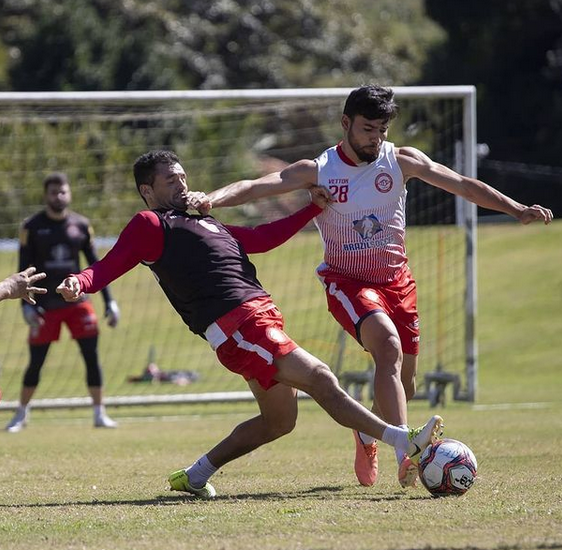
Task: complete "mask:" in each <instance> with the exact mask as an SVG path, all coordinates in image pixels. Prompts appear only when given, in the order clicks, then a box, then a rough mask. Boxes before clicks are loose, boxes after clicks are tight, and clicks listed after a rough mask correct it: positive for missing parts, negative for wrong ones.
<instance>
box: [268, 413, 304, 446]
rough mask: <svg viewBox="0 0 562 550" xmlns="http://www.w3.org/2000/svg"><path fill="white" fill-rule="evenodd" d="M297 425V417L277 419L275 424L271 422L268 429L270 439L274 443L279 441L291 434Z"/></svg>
mask: <svg viewBox="0 0 562 550" xmlns="http://www.w3.org/2000/svg"><path fill="white" fill-rule="evenodd" d="M296 424H297V417H296V415H295V416H290V415H287V416H283V417H281V418H276V419H275V422H274V423H273V422H270V423H269V424H268V427H267V432H268V436H269V437H268V439H269V440H270V441H273V440H274V439H279V438H280V437H283V436H284V435H287V434H290V433H291V432H292V431H293V430H294V429H295V426H296Z"/></svg>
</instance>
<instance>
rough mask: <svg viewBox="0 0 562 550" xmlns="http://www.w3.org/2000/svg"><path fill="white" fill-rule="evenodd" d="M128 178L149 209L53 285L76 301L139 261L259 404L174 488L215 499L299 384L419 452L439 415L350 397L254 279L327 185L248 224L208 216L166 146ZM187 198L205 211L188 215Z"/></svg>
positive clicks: (337, 411)
mask: <svg viewBox="0 0 562 550" xmlns="http://www.w3.org/2000/svg"><path fill="white" fill-rule="evenodd" d="M134 176H135V181H136V184H137V189H138V191H139V193H140V195H141V197H142V198H143V199H144V201H145V202H146V204H147V206H148V208H149V209H150V210H145V211H142V212H139V213H138V214H136V215H135V216H134V217H133V219H132V220H131V221H130V222H129V224H128V225H127V226H126V227H125V229H124V230H123V232H122V233H121V235H120V236H119V239H118V241H117V243H116V244H115V246H114V247H113V248H112V249H111V250H110V251H109V252H108V253H107V255H106V256H105V257H104V258H103V259H102V260H100V261H99V262H96V263H95V264H93V265H91V266H90V267H89V268H87V269H85V270H84V271H82V272H81V273H79V274H76V275H71V276H69V277H67V278H65V279H64V280H63V281H62V283H61V284H60V285H59V286H58V288H57V292H59V293H61V294H62V295H63V296H64V298H65V299H66V300H69V301H74V300H79V299H81V297H82V296H83V294H84V293H92V292H96V291H98V290H100V289H101V288H103V287H105V286H106V285H107V284H109V283H110V282H111V281H112V280H114V279H116V278H117V277H119V276H121V275H123V274H124V273H126V272H127V271H129V270H130V269H132V268H133V267H134V266H136V265H137V264H139V263H143V264H144V265H147V266H148V267H149V268H150V269H151V270H152V272H153V273H154V274H155V275H156V278H157V280H158V282H159V284H160V286H161V287H162V290H163V291H164V293H165V294H166V296H167V297H168V299H169V301H170V303H171V304H172V306H173V307H174V308H175V309H176V311H177V312H178V313H179V314H180V316H181V317H182V319H183V321H184V322H185V323H186V324H187V326H188V327H189V328H190V329H191V331H193V332H194V333H196V334H198V335H200V336H202V337H203V338H205V339H206V340H207V341H208V342H209V344H210V346H211V347H212V348H213V350H215V352H216V354H217V357H218V359H219V361H220V362H221V363H222V364H223V365H224V366H225V367H226V368H227V369H229V370H231V371H232V372H235V373H237V374H240V375H242V376H243V377H244V378H245V379H246V380H247V382H248V385H249V386H250V389H251V390H252V392H253V393H254V395H255V397H256V400H257V403H258V407H259V410H260V414H259V415H258V416H256V417H255V418H251V419H250V420H247V421H246V422H243V423H242V424H240V425H238V426H237V427H236V428H235V429H234V431H233V432H232V433H231V434H230V435H229V436H227V437H226V438H225V439H224V440H223V441H221V442H220V443H219V444H218V445H216V446H215V447H214V448H213V449H211V450H210V451H209V452H208V453H207V454H205V455H204V456H202V457H201V458H200V459H199V460H197V461H196V462H195V463H194V464H192V465H191V466H189V467H187V468H185V469H181V470H178V471H176V472H173V473H172V474H171V475H170V477H169V482H170V485H171V488H172V489H173V490H177V491H186V492H190V493H192V494H194V495H196V496H198V497H200V498H213V497H214V496H215V494H216V493H215V490H214V488H213V487H212V486H211V485H210V484H209V483H208V479H209V478H210V477H211V475H213V474H214V473H215V472H216V471H217V469H218V468H220V467H222V466H224V465H225V464H226V463H228V462H230V461H232V460H234V459H236V458H238V457H240V456H242V455H244V454H246V453H249V452H251V451H252V450H254V449H256V448H258V447H259V446H261V445H263V444H264V443H268V442H270V441H273V440H274V439H277V438H278V437H281V436H282V435H285V434H288V433H289V432H290V431H292V429H293V428H294V426H295V422H296V418H297V389H300V390H303V391H305V392H306V393H308V394H309V395H310V396H311V397H312V398H314V399H315V400H316V401H317V402H318V403H319V404H320V405H321V406H322V407H323V408H324V409H325V410H326V411H327V412H328V414H329V415H330V416H332V417H333V418H334V420H336V421H337V422H339V423H340V424H342V425H344V426H347V427H351V428H355V429H358V430H361V431H364V432H366V433H369V434H371V435H372V436H373V437H377V438H380V439H381V440H382V441H384V442H385V443H388V444H389V445H392V446H394V447H395V448H400V449H403V450H404V452H409V453H411V454H410V456H412V455H413V457H417V456H419V454H420V452H421V451H422V450H423V449H425V448H426V447H427V445H429V443H430V442H431V441H432V440H433V439H435V438H436V437H437V436H438V434H439V433H440V432H441V427H442V420H441V418H440V417H439V416H434V417H432V418H431V419H430V421H429V422H428V423H427V424H426V425H425V426H423V427H421V428H418V429H417V430H408V429H405V428H398V427H395V426H391V425H389V424H387V423H385V422H383V421H382V420H380V419H379V418H378V417H376V416H375V415H374V414H373V413H371V412H370V411H369V410H367V409H366V408H365V407H363V406H362V405H361V404H359V403H358V402H356V401H355V400H354V399H352V398H351V397H350V396H349V395H347V393H346V392H345V391H343V390H342V389H341V388H340V386H339V385H338V382H337V378H336V377H335V375H334V374H333V373H332V372H331V371H330V369H329V368H328V367H327V366H326V365H324V364H323V363H322V362H321V361H320V360H319V359H317V358H316V357H313V356H312V355H310V354H309V353H308V352H306V351H305V350H304V349H302V348H300V347H299V346H298V345H297V344H296V343H295V342H293V340H291V338H289V336H287V334H286V333H285V332H284V331H283V317H282V315H281V313H280V312H279V310H278V309H277V308H276V306H275V304H274V303H273V302H272V301H271V298H270V296H269V294H268V293H267V292H266V291H265V290H264V289H263V287H262V286H261V284H260V282H259V281H258V279H257V277H256V269H255V267H254V266H253V264H252V263H251V262H250V260H249V259H248V256H247V254H250V253H258V252H266V251H267V250H271V249H272V248H275V247H276V246H279V245H280V244H282V243H283V242H285V241H286V240H287V239H289V238H290V237H291V236H292V235H294V234H295V233H296V232H297V231H298V230H299V229H301V228H302V227H304V225H306V223H307V222H308V221H310V220H311V219H312V218H313V217H314V216H316V215H317V214H319V213H320V212H321V210H322V208H321V207H320V205H322V206H325V205H326V202H327V201H328V200H329V199H328V197H329V195H328V193H326V190H325V189H323V188H321V187H318V186H311V187H310V189H309V191H310V193H311V195H312V197H313V201H314V202H315V203H317V204H310V205H309V206H307V207H305V208H304V209H302V210H300V211H299V212H297V213H295V214H293V215H291V216H289V217H287V218H284V219H281V220H277V221H275V222H272V223H269V224H264V225H261V226H258V227H255V228H249V227H236V226H229V225H223V224H222V223H220V222H219V221H217V220H215V219H214V218H213V217H211V216H209V215H208V209H209V206H210V205H209V203H208V199H207V198H206V196H205V195H204V194H203V193H190V192H189V191H188V186H187V175H186V173H185V171H184V169H183V168H182V166H181V164H180V161H179V159H178V157H177V156H176V155H175V154H173V153H172V152H170V151H151V152H149V153H146V154H145V155H143V156H141V157H140V158H138V159H137V161H136V162H135V165H134ZM190 206H194V207H195V208H197V209H198V210H199V212H200V213H202V214H196V215H194V214H189V213H188V212H187V209H188V207H190Z"/></svg>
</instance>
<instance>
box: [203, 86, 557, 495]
mask: <svg viewBox="0 0 562 550" xmlns="http://www.w3.org/2000/svg"><path fill="white" fill-rule="evenodd" d="M397 113H398V107H397V104H396V103H395V101H394V93H393V91H392V90H391V89H390V88H384V87H381V86H377V85H368V86H362V87H360V88H357V89H355V90H353V91H352V92H351V94H350V95H349V96H348V98H347V100H346V102H345V107H344V110H343V115H342V118H341V125H342V128H343V138H342V141H341V142H340V143H339V144H337V145H335V146H334V147H331V148H330V149H327V150H326V151H324V152H323V153H322V154H321V155H320V156H319V157H318V158H316V159H315V160H299V161H297V162H295V163H294V164H291V165H289V166H288V167H287V168H285V169H284V170H282V171H281V172H275V173H272V174H269V175H267V176H264V177H261V178H259V179H255V180H242V181H238V182H235V183H232V184H230V185H227V186H226V187H223V188H222V189H218V190H217V191H214V192H212V193H211V194H210V195H209V199H210V200H211V203H212V205H213V207H215V208H216V207H220V206H235V205H238V204H242V203H245V202H248V201H251V200H255V199H258V198H261V197H265V196H269V195H275V194H280V193H286V192H288V191H292V190H295V189H302V188H307V187H309V186H310V185H312V184H316V185H323V186H326V187H327V188H328V189H329V190H330V192H331V196H332V199H333V202H332V204H331V205H330V207H329V208H326V209H324V211H323V212H322V213H321V214H319V215H318V216H317V217H316V218H315V223H316V225H317V227H318V229H319V231H320V235H321V238H322V240H323V243H324V249H325V254H324V262H323V263H322V264H321V265H320V266H319V267H318V271H317V274H318V276H319V278H320V280H321V281H322V283H323V284H324V288H325V291H326V297H327V301H328V308H329V310H330V312H331V313H332V315H333V316H334V317H335V318H336V320H337V321H338V322H339V323H340V324H341V325H342V326H343V327H344V329H345V330H346V331H347V332H349V333H350V334H351V335H352V336H353V337H354V338H355V339H356V340H357V341H358V342H359V344H360V345H361V346H363V348H364V349H365V350H367V351H368V352H369V353H370V354H371V355H372V357H373V360H374V362H375V365H376V373H375V381H374V403H373V411H374V412H376V413H377V414H379V415H380V416H381V417H382V418H384V419H385V420H386V421H387V422H389V423H392V424H396V425H398V426H405V425H406V424H407V407H406V404H407V401H408V400H409V399H411V398H412V397H413V396H414V394H415V391H416V386H415V376H416V369H417V356H418V346H419V322H418V314H417V306H416V302H417V299H416V283H415V281H414V279H413V277H412V275H411V273H410V270H409V268H408V263H407V257H406V249H405V245H404V234H405V206H406V184H407V182H408V180H410V179H411V178H418V179H420V180H422V181H424V182H426V183H428V184H430V185H433V186H435V187H439V188H441V189H444V190H445V191H448V192H450V193H453V194H455V195H459V196H461V197H464V198H465V199H467V200H469V201H471V202H473V203H476V204H477V205H479V206H482V207H484V208H488V209H491V210H497V211H499V212H503V213H506V214H509V215H511V216H513V217H514V218H516V219H517V220H519V221H520V222H521V223H523V224H529V223H532V222H535V221H541V222H544V223H545V224H548V223H549V222H550V221H551V220H552V212H551V210H549V209H548V208H544V207H542V206H539V205H536V204H535V205H532V206H526V205H524V204H521V203H519V202H516V201H515V200H513V199H511V198H510V197H507V196H506V195H504V194H502V193H500V192H499V191H497V190H496V189H493V188H492V187H490V186H489V185H487V184H485V183H484V182H482V181H479V180H477V179H473V178H469V177H466V176H463V175H461V174H458V173H456V172H454V171H453V170H451V169H449V168H447V167H446V166H443V165H442V164H439V163H437V162H435V161H433V160H431V159H430V158H429V157H428V156H427V155H426V154H424V153H423V152H422V151H420V150H418V149H416V148H414V147H406V146H401V147H396V146H395V145H394V144H393V143H390V142H388V141H386V139H387V135H388V130H389V125H390V123H391V121H392V119H393V118H395V117H396V115H397ZM354 436H355V442H356V456H355V473H356V475H357V479H358V480H359V482H360V483H361V484H362V485H367V486H370V485H372V484H373V483H374V482H375V481H376V478H377V474H378V460H377V444H376V441H375V440H374V439H373V438H371V437H368V436H367V435H366V434H362V433H356V432H355V433H354ZM396 458H397V461H398V480H399V482H400V484H401V485H402V487H408V486H414V485H415V483H416V478H417V468H416V467H415V465H414V464H413V463H412V461H411V460H410V459H409V457H407V456H405V455H401V454H400V453H398V454H397V457H396Z"/></svg>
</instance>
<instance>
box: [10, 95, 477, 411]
mask: <svg viewBox="0 0 562 550" xmlns="http://www.w3.org/2000/svg"><path fill="white" fill-rule="evenodd" d="M393 89H394V91H395V92H396V96H397V99H398V103H399V106H400V115H399V117H398V118H397V119H396V120H395V121H393V124H392V126H391V129H390V135H389V139H390V141H393V142H395V143H396V144H397V145H402V144H408V145H413V146H417V147H419V148H420V149H422V150H423V151H425V152H427V153H428V154H429V155H430V156H431V157H432V158H434V159H435V160H437V161H439V162H442V163H443V164H446V165H448V166H451V167H452V168H455V169H456V170H458V171H460V172H462V173H464V174H466V175H468V176H472V177H475V176H476V115H475V109H476V102H475V89H474V87H472V86H435V87H394V88H393ZM351 90H352V88H310V89H275V90H212V91H146V92H22V93H19V92H3V93H0V175H1V178H0V193H1V196H2V199H3V217H2V218H3V219H2V221H0V264H1V265H2V273H3V274H4V276H7V275H8V274H9V273H11V272H13V271H14V270H15V269H16V268H17V259H16V258H17V240H16V238H17V233H18V227H19V225H20V223H21V221H22V220H23V219H24V218H25V217H27V216H29V215H30V214H32V213H34V212H36V211H37V210H39V209H41V208H42V207H43V205H42V186H41V182H42V179H43V177H44V176H45V175H46V174H47V173H48V172H50V171H55V170H56V171H63V172H66V173H68V175H69V177H70V181H71V188H72V192H73V204H72V209H73V210H76V211H77V212H79V213H81V214H83V215H85V216H87V217H89V218H90V220H91V222H92V225H93V227H94V230H95V232H96V242H97V243H98V248H99V252H100V253H101V254H103V253H104V252H105V250H107V248H108V247H109V246H110V245H111V244H112V243H113V242H114V240H115V237H116V235H117V234H118V232H119V231H120V229H122V228H123V227H124V225H125V224H126V223H127V221H128V220H129V219H130V217H131V216H132V215H133V214H134V213H135V212H137V211H138V210H141V209H142V208H143V206H144V205H143V203H142V201H141V200H140V198H139V197H138V194H137V192H136V188H135V185H134V182H133V179H132V164H133V162H134V160H135V159H136V158H137V157H138V156H139V155H140V154H142V153H144V152H145V151H147V150H149V149H155V148H166V149H173V150H175V151H176V152H177V153H178V154H179V156H180V158H181V159H182V163H183V164H184V167H185V168H186V170H187V172H188V177H189V184H190V185H191V187H192V188H193V189H195V190H203V191H207V192H208V191H210V190H212V189H215V188H218V187H220V186H222V185H225V184H227V183H229V182H231V181H236V180H238V179H243V178H248V177H256V176H258V175H261V174H264V173H267V172H270V171H274V170H277V169H279V167H282V166H284V165H286V164H287V163H290V162H293V161H295V160H298V159H300V158H314V157H315V156H317V155H318V154H319V153H321V152H322V151H323V150H324V149H325V148H327V147H330V146H332V145H333V144H335V143H337V141H339V139H340V134H341V128H340V125H339V121H340V117H341V110H342V106H343V101H344V100H345V98H346V97H347V95H348V94H349V92H350V91H351ZM408 187H409V191H408V193H409V197H408V203H407V218H408V226H409V227H408V231H407V243H406V244H407V251H408V256H409V259H410V264H411V266H412V270H413V273H414V277H415V278H416V280H417V282H418V294H419V309H420V318H421V323H422V324H421V335H422V336H421V338H422V339H421V346H420V360H419V379H420V380H422V382H423V381H424V380H425V379H426V378H427V377H426V375H428V374H429V375H431V373H435V372H436V371H439V372H441V371H442V372H446V373H452V374H454V375H455V376H457V377H458V379H459V381H460V382H459V384H460V385H459V387H458V391H457V392H456V393H455V397H456V398H458V399H465V400H469V401H473V400H474V399H475V397H476V391H477V348H476V337H475V317H476V304H477V300H476V275H475V273H476V209H475V207H474V205H472V204H469V203H466V202H465V201H462V200H461V201H458V200H455V198H454V197H452V196H451V195H448V194H446V193H444V192H442V191H440V190H438V189H436V188H433V187H432V186H429V185H427V184H424V183H421V182H417V181H414V182H411V183H409V184H408ZM306 201H307V197H306V193H293V194H288V195H283V196H280V197H274V198H272V199H268V200H263V201H260V202H258V203H255V204H248V205H244V206H242V207H236V208H228V209H217V210H216V211H215V212H213V215H214V216H215V217H217V218H218V219H219V220H221V221H224V222H226V223H239V224H248V225H255V224H257V223H262V222H263V221H269V220H272V219H277V218H280V217H283V216H285V215H287V214H288V213H290V212H292V211H294V210H296V209H297V208H299V207H300V206H302V205H303V204H304V203H305V202H306ZM321 248H322V246H321V243H320V239H319V238H318V235H317V234H316V230H315V229H314V227H313V226H312V224H311V225H310V226H309V227H308V228H307V229H306V230H304V231H302V232H300V233H299V234H298V235H296V236H295V237H293V238H292V239H291V240H290V241H289V242H287V243H286V244H284V245H283V246H281V247H280V248H279V249H276V250H274V251H271V252H269V253H267V254H264V255H256V256H252V258H251V259H252V261H254V263H256V265H257V267H258V277H259V279H260V280H261V281H262V283H263V284H264V286H265V288H266V289H267V290H268V291H269V292H271V294H272V296H273V299H274V300H275V302H276V303H278V305H279V306H280V309H281V310H282V311H283V313H284V316H285V318H286V327H287V332H288V333H289V334H290V335H291V337H292V338H294V339H295V340H296V341H297V343H299V344H300V345H302V346H303V347H304V348H306V349H307V350H308V351H310V352H311V353H313V354H315V355H317V356H318V357H319V358H320V359H322V360H323V361H325V362H326V363H327V364H329V365H330V366H331V367H332V368H333V369H334V370H335V371H336V372H337V373H338V375H340V376H341V375H343V374H344V373H346V372H347V373H349V372H355V371H366V370H367V369H368V368H369V366H368V365H369V357H368V356H367V354H366V353H365V352H364V351H362V350H361V349H360V347H359V346H358V345H357V344H356V343H354V342H351V341H349V342H346V340H345V339H344V338H342V337H341V336H342V335H341V332H340V329H339V326H338V325H337V324H336V323H335V321H333V319H331V317H330V315H329V313H328V312H327V309H326V304H325V298H324V295H323V290H322V287H321V285H320V283H319V282H318V281H317V280H316V277H315V274H314V269H315V266H316V265H317V264H319V263H320V261H321V259H322V250H321ZM112 291H113V294H114V296H115V298H116V299H117V301H118V303H119V305H120V307H121V311H122V319H121V321H120V324H119V326H118V327H117V328H115V329H114V330H110V329H108V328H107V327H106V326H105V324H104V321H103V318H102V317H103V316H102V312H103V307H102V302H101V298H99V297H98V296H94V297H92V301H93V303H94V307H95V309H96V311H97V312H98V316H99V318H100V319H99V320H100V330H101V335H100V350H99V351H100V358H101V363H102V366H103V372H104V386H105V395H106V402H107V404H109V405H112V404H113V405H148V404H154V403H181V402H185V403H192V402H209V401H215V400H216V401H226V400H241V399H244V400H245V399H253V397H252V394H251V393H250V392H248V391H247V387H246V386H245V384H244V381H243V380H242V379H241V378H240V377H237V376H235V375H232V374H231V373H229V372H228V371H227V370H226V369H225V368H224V367H222V366H221V365H220V364H219V363H218V361H217V360H216V358H215V356H214V353H213V352H212V351H211V350H210V348H209V346H208V345H207V344H206V342H204V341H203V340H202V339H201V338H199V337H197V336H195V335H193V334H191V333H190V332H189V331H188V329H187V327H186V326H185V325H184V324H183V323H182V321H181V319H180V318H179V317H178V316H177V314H176V313H175V312H174V311H173V310H172V308H171V307H170V306H169V304H168V303H167V300H166V298H165V296H164V295H163V293H162V292H161V291H160V290H159V288H158V285H157V284H156V282H155V281H154V280H153V277H152V276H151V275H150V273H149V271H148V269H147V268H144V267H142V266H139V267H136V268H135V269H134V270H132V271H131V272H130V273H128V274H126V275H125V276H124V277H122V278H121V279H119V280H118V281H115V282H114V283H113V284H112ZM19 310H20V306H19V304H17V303H16V302H13V301H10V302H4V303H3V304H2V307H1V308H0V322H1V323H2V326H3V327H5V330H4V331H3V333H2V334H1V335H0V387H1V388H2V390H3V394H4V400H3V401H2V402H0V409H2V408H4V409H7V408H13V407H15V405H16V404H17V398H18V395H19V391H20V388H21V381H22V377H23V372H24V369H25V366H26V364H27V361H28V356H27V354H28V351H27V344H26V337H27V328H26V325H25V324H24V322H23V319H22V317H21V312H20V311H19ZM41 374H42V379H41V383H40V385H39V388H38V391H37V394H36V398H37V399H35V400H34V402H33V406H34V407H35V408H38V407H80V406H87V405H89V404H90V400H89V399H88V398H87V397H85V396H86V395H87V392H86V384H85V368H84V366H83V364H82V359H81V356H80V353H79V350H78V347H77V345H76V344H75V343H74V342H73V341H72V340H71V339H70V338H69V336H68V334H67V333H66V332H65V331H64V329H63V334H62V336H61V340H60V342H58V343H54V344H53V345H52V346H51V349H50V351H49V355H48V357H47V360H46V362H45V365H44V367H43V369H42V373H41ZM427 379H428V380H430V381H431V378H427ZM429 389H430V388H429V387H425V386H424V384H423V383H422V385H421V387H420V392H419V394H420V396H422V397H425V398H431V395H430V394H429V391H428V390H429Z"/></svg>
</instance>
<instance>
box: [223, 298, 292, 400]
mask: <svg viewBox="0 0 562 550" xmlns="http://www.w3.org/2000/svg"><path fill="white" fill-rule="evenodd" d="M249 305H250V306H252V305H255V308H254V313H252V314H250V315H249V316H247V315H244V317H245V320H244V321H243V322H242V323H241V324H240V325H238V326H237V327H236V329H235V330H234V331H233V332H232V334H231V335H229V336H226V340H224V341H223V342H222V343H220V344H219V346H218V347H217V349H216V353H217V357H218V359H219V361H220V362H221V363H222V364H223V365H224V366H225V367H226V368H227V369H228V370H230V371H232V372H235V373H236V374H241V375H242V376H243V377H244V378H245V379H246V380H252V379H254V380H256V381H257V382H258V383H259V385H260V386H261V387H262V388H263V389H265V390H267V389H269V388H271V387H272V386H274V385H275V384H277V381H276V380H274V376H275V375H276V374H277V368H276V367H275V365H274V361H275V359H276V358H277V357H283V356H284V355H287V354H288V353H291V352H292V351H293V350H295V349H296V348H297V347H298V346H297V344H295V342H293V340H291V339H290V338H289V337H288V336H287V335H286V334H285V332H284V331H283V326H284V324H283V315H281V312H280V311H279V310H278V309H277V307H276V306H275V304H274V303H273V302H272V301H271V299H270V298H258V299H256V300H251V301H250V302H246V303H245V304H242V305H241V306H239V307H238V308H236V309H235V310H233V311H231V312H230V313H227V314H226V315H224V316H223V317H221V318H220V319H219V320H218V321H217V323H218V324H221V323H222V322H224V321H226V323H225V324H228V317H231V318H232V317H234V318H235V317H237V316H239V311H240V310H241V309H244V310H246V311H247V310H248V306H249ZM215 324H216V323H213V325H215ZM225 324H223V326H225Z"/></svg>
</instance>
